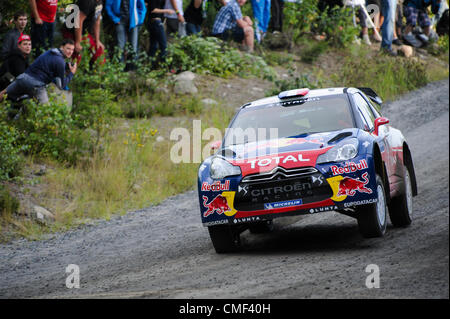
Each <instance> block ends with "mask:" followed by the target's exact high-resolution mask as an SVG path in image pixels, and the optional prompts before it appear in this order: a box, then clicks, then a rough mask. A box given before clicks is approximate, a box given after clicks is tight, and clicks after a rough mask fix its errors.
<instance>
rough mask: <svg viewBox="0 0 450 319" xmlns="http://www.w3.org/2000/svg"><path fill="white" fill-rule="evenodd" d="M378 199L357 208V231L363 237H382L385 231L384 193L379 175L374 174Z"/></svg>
mask: <svg viewBox="0 0 450 319" xmlns="http://www.w3.org/2000/svg"><path fill="white" fill-rule="evenodd" d="M376 181H377V183H376V187H377V194H378V198H377V199H378V200H377V202H376V203H373V204H368V205H364V206H361V207H360V208H359V209H358V217H357V219H358V226H359V232H360V233H361V235H362V236H363V237H366V238H374V237H383V235H384V233H385V232H386V225H387V212H386V211H387V210H388V206H387V203H386V193H385V191H384V184H383V180H382V179H381V177H380V176H379V175H378V174H377V175H376Z"/></svg>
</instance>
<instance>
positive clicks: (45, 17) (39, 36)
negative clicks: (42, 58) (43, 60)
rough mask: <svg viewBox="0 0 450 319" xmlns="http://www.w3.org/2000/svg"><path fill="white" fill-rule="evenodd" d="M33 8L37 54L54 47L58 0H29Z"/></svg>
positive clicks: (32, 22) (34, 44)
mask: <svg viewBox="0 0 450 319" xmlns="http://www.w3.org/2000/svg"><path fill="white" fill-rule="evenodd" d="M28 2H29V3H30V8H31V16H32V19H31V38H32V39H33V49H34V51H35V56H39V55H40V54H41V53H42V52H41V50H42V51H46V50H48V49H50V48H51V47H53V34H54V33H55V18H56V11H57V9H58V0H28Z"/></svg>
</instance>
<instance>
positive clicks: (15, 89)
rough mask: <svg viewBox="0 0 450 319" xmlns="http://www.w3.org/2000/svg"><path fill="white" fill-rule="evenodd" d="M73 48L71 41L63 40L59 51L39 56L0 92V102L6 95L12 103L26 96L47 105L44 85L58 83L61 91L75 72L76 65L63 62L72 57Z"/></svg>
mask: <svg viewBox="0 0 450 319" xmlns="http://www.w3.org/2000/svg"><path fill="white" fill-rule="evenodd" d="M74 48H75V44H74V42H73V40H71V39H65V40H63V42H62V45H61V47H60V48H59V49H56V48H55V49H50V50H48V51H46V52H44V53H43V54H41V55H40V56H39V57H38V58H37V59H36V60H35V61H34V62H33V64H31V66H30V67H29V68H28V69H26V71H25V73H23V74H21V75H19V76H18V77H17V78H16V79H15V80H14V82H12V83H11V84H10V85H9V86H8V87H7V88H6V89H5V90H3V91H2V92H0V102H1V101H2V100H3V96H4V95H5V93H6V94H7V95H8V98H9V99H11V100H13V101H15V100H17V99H19V98H20V97H22V96H23V95H28V96H30V97H35V98H37V100H38V101H39V103H43V104H45V103H48V95H47V90H46V85H47V84H49V83H50V82H52V81H56V83H58V82H59V81H60V83H61V87H60V89H62V88H64V87H65V86H67V84H68V83H69V82H70V81H71V80H72V78H73V76H74V74H75V72H76V71H77V65H76V63H75V64H73V65H72V64H70V63H67V64H66V62H65V59H66V58H69V57H71V56H72V53H73V50H74ZM66 65H67V67H68V70H66ZM58 78H59V81H58V80H57V79H58Z"/></svg>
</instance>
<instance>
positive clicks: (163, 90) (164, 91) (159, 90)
mask: <svg viewBox="0 0 450 319" xmlns="http://www.w3.org/2000/svg"><path fill="white" fill-rule="evenodd" d="M155 92H156V93H161V94H165V95H168V94H169V93H170V90H169V89H168V88H167V87H165V86H159V87H157V88H156V89H155Z"/></svg>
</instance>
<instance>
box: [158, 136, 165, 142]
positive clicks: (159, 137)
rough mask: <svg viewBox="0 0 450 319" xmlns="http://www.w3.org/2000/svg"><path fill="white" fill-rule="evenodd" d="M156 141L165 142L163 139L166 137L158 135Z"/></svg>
mask: <svg viewBox="0 0 450 319" xmlns="http://www.w3.org/2000/svg"><path fill="white" fill-rule="evenodd" d="M156 141H157V142H158V143H160V142H163V141H164V137H162V136H158V137H157V138H156Z"/></svg>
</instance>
